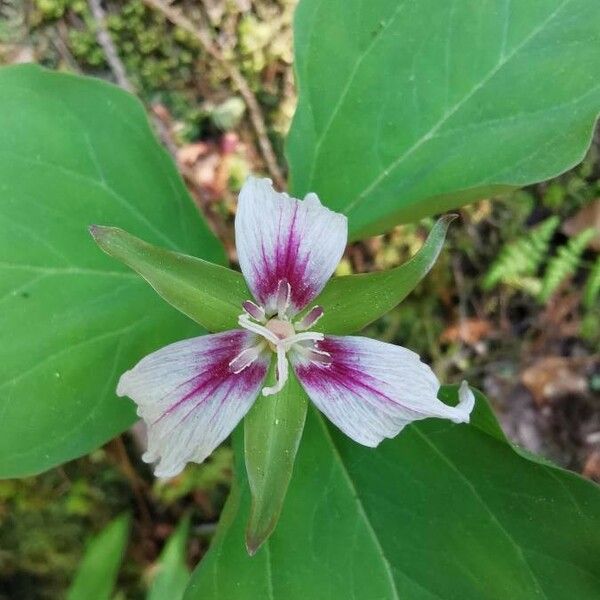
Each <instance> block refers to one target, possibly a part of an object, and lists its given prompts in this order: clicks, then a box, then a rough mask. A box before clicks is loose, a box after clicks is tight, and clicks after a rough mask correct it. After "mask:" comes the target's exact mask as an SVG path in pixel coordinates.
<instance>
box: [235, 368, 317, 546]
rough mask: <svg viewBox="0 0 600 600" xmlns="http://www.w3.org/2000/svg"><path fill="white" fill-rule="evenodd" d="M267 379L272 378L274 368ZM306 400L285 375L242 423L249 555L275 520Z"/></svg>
mask: <svg viewBox="0 0 600 600" xmlns="http://www.w3.org/2000/svg"><path fill="white" fill-rule="evenodd" d="M269 379H270V380H271V381H273V379H274V368H272V369H271V372H270V374H269ZM307 406H308V397H307V395H306V392H305V391H304V390H303V389H302V387H301V386H300V384H299V383H298V380H297V379H296V376H295V375H294V373H293V372H292V371H290V374H289V377H288V380H287V383H286V385H285V387H284V388H283V389H282V390H281V391H280V392H279V393H277V394H275V395H274V396H263V395H260V396H259V397H258V400H257V401H256V402H255V403H254V406H253V407H252V409H251V410H250V412H249V413H248V415H247V416H246V419H245V421H244V455H245V460H246V472H247V475H248V482H249V485H250V493H251V496H252V505H251V509H250V518H249V520H248V525H247V527H246V548H247V549H248V553H249V554H250V555H254V554H255V553H256V551H257V550H258V549H259V548H260V546H261V545H262V544H263V542H264V541H265V540H266V539H267V538H268V537H269V536H270V535H271V533H272V532H273V530H274V529H275V525H276V524H277V520H278V519H279V515H280V513H281V509H282V507H283V501H284V499H285V495H286V492H287V489H288V485H289V483H290V479H291V477H292V471H293V469H294V461H295V459H296V452H297V451H298V446H299V444H300V438H301V437H302V431H303V430H304V422H305V420H306V410H307Z"/></svg>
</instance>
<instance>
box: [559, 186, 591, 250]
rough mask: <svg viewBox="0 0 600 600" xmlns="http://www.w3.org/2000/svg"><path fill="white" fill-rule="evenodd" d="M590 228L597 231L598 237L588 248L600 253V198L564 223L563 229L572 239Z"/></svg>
mask: <svg viewBox="0 0 600 600" xmlns="http://www.w3.org/2000/svg"><path fill="white" fill-rule="evenodd" d="M590 227H594V228H595V229H596V236H595V237H593V238H592V240H591V241H590V242H589V244H588V247H589V248H593V249H594V250H595V251H596V252H600V198H597V199H596V200H593V201H592V202H589V203H588V204H586V205H585V206H584V207H582V208H581V209H580V210H579V211H578V212H577V213H576V214H575V215H573V216H572V217H571V218H570V219H567V220H566V221H565V222H564V224H563V226H562V228H561V229H562V232H563V233H564V234H565V235H568V236H569V237H572V236H574V235H577V234H578V233H581V232H582V231H584V230H585V229H589V228H590Z"/></svg>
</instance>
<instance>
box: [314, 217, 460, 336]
mask: <svg viewBox="0 0 600 600" xmlns="http://www.w3.org/2000/svg"><path fill="white" fill-rule="evenodd" d="M455 218H456V215H445V216H443V217H442V218H441V219H438V221H437V223H436V224H435V225H434V226H433V229H432V230H431V231H430V233H429V236H428V237H427V240H426V241H425V243H424V244H423V246H422V247H421V248H420V249H419V251H418V252H417V253H416V254H415V255H414V256H413V257H412V258H411V259H410V260H409V261H408V262H406V263H404V264H403V265H400V266H399V267H396V268H394V269H389V270H387V271H377V272H374V273H364V274H360V275H347V276H345V277H335V278H333V279H332V280H331V281H330V282H329V283H328V284H327V285H326V286H325V289H324V290H323V291H322V292H321V294H320V295H319V296H318V297H317V299H316V300H315V301H314V302H312V303H311V304H310V306H311V307H312V306H314V305H315V304H318V305H319V306H321V307H322V308H323V311H324V313H323V317H321V319H320V320H319V321H318V322H317V323H316V325H315V326H314V327H311V330H313V331H322V332H326V333H332V334H339V335H340V334H348V333H354V332H355V331H359V330H361V329H362V328H363V327H366V326H367V325H368V324H369V323H371V322H373V321H374V320H375V319H378V318H379V317H382V316H383V315H385V314H386V313H387V312H389V311H390V310H392V308H394V307H395V306H397V305H398V304H400V302H402V300H404V298H406V296H408V294H410V292H412V290H413V289H414V288H415V287H416V286H417V284H418V283H419V282H420V281H421V279H423V277H425V275H427V273H429V271H430V270H431V268H432V267H433V265H434V264H435V261H436V260H437V257H438V256H439V254H440V252H441V250H442V247H443V245H444V240H445V239H446V232H447V231H448V226H449V225H450V223H451V222H452V221H453V220H454V219H455Z"/></svg>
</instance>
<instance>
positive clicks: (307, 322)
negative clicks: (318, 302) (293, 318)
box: [294, 306, 323, 331]
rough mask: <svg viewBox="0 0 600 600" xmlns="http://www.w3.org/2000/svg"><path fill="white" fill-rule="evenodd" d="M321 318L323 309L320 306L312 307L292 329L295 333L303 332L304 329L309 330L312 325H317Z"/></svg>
mask: <svg viewBox="0 0 600 600" xmlns="http://www.w3.org/2000/svg"><path fill="white" fill-rule="evenodd" d="M322 316H323V308H322V307H320V306H313V307H312V308H311V309H310V310H309V311H308V313H306V316H305V317H304V318H303V319H302V320H301V321H299V322H298V323H296V324H295V325H294V327H295V328H296V330H297V331H305V330H306V329H310V328H311V327H312V326H313V325H315V324H316V323H317V321H318V320H319V319H320V318H321V317H322Z"/></svg>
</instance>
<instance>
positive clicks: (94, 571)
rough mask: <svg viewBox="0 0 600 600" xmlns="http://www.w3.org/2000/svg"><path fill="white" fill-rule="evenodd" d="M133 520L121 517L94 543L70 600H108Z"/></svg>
mask: <svg viewBox="0 0 600 600" xmlns="http://www.w3.org/2000/svg"><path fill="white" fill-rule="evenodd" d="M129 526H130V518H129V516H128V515H122V516H120V517H118V518H117V519H115V520H114V521H112V522H111V523H109V524H108V525H107V526H106V527H105V528H104V530H103V531H101V532H100V533H99V534H98V535H97V536H96V537H95V538H93V539H92V540H91V542H90V543H89V546H88V548H87V550H86V552H85V555H84V557H83V560H82V561H81V564H80V565H79V569H78V570H77V574H76V576H75V579H74V580H73V583H72V584H71V587H70V588H69V591H68V593H67V600H90V599H91V598H93V599H94V600H109V599H110V598H111V597H112V591H113V588H114V586H115V582H116V580H117V574H118V572H119V567H120V566H121V561H122V560H123V554H124V553H125V548H126V547H127V541H128V539H129Z"/></svg>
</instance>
